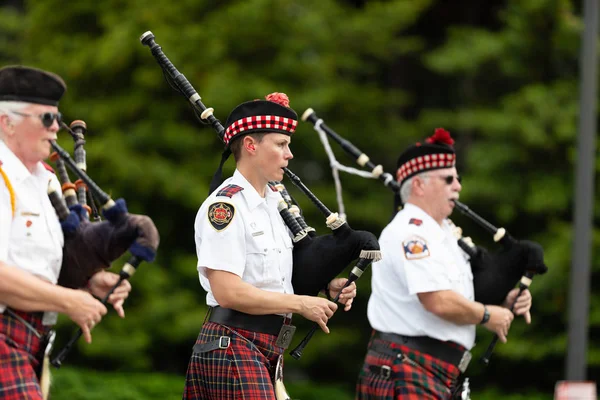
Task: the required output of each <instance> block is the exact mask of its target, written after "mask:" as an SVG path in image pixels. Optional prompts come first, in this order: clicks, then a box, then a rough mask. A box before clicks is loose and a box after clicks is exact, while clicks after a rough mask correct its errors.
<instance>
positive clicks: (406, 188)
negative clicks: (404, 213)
mask: <svg viewBox="0 0 600 400" xmlns="http://www.w3.org/2000/svg"><path fill="white" fill-rule="evenodd" d="M417 176H418V177H419V178H421V179H423V180H424V181H427V180H428V179H429V175H428V174H427V172H420V173H418V174H416V175H414V176H411V177H410V178H408V179H407V180H405V181H404V183H403V184H402V186H400V200H401V201H402V204H406V202H407V201H408V198H409V197H410V195H411V194H412V182H413V179H415V177H417Z"/></svg>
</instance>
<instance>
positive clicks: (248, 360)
mask: <svg viewBox="0 0 600 400" xmlns="http://www.w3.org/2000/svg"><path fill="white" fill-rule="evenodd" d="M221 336H229V337H230V338H231V342H230V345H229V347H228V348H227V349H216V350H213V351H209V352H206V353H202V354H192V357H191V358H190V362H189V364H188V370H187V376H186V382H185V390H184V393H183V398H184V399H197V400H200V399H202V400H239V399H253V400H275V392H274V389H273V375H274V372H275V367H276V365H277V358H278V357H279V355H280V354H282V352H283V349H282V348H281V347H278V346H276V345H275V340H276V339H277V336H276V335H269V334H266V333H258V332H251V331H247V330H244V329H237V328H235V330H234V329H230V328H228V327H226V326H223V325H220V324H215V323H213V322H206V323H205V324H204V325H203V326H202V330H201V331H200V334H199V335H198V339H197V340H196V343H208V342H211V341H213V340H215V339H218V338H219V337H221Z"/></svg>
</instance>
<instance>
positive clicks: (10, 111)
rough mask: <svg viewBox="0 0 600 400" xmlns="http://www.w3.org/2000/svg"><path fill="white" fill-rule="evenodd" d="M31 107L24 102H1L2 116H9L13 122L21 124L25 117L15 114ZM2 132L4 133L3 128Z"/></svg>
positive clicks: (0, 130) (0, 129) (0, 111)
mask: <svg viewBox="0 0 600 400" xmlns="http://www.w3.org/2000/svg"><path fill="white" fill-rule="evenodd" d="M29 105H30V103H26V102H24V101H0V115H9V116H10V119H11V121H13V122H15V123H19V122H21V121H22V120H23V117H22V116H21V115H18V114H15V113H17V112H21V111H23V110H24V109H25V108H27V107H28V106H29ZM0 132H2V128H0ZM2 133H4V132H2Z"/></svg>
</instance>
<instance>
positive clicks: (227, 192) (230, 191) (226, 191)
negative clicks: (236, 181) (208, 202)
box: [217, 185, 244, 198]
mask: <svg viewBox="0 0 600 400" xmlns="http://www.w3.org/2000/svg"><path fill="white" fill-rule="evenodd" d="M242 190H244V188H243V187H241V186H238V185H227V186H225V187H224V188H222V189H221V190H219V192H218V193H217V196H225V197H229V198H231V196H233V195H234V194H236V193H238V192H241V191H242Z"/></svg>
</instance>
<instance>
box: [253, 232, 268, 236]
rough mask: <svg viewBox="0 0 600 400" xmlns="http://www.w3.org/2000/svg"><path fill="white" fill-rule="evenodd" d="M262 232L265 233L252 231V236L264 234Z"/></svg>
mask: <svg viewBox="0 0 600 400" xmlns="http://www.w3.org/2000/svg"><path fill="white" fill-rule="evenodd" d="M264 234H265V232H264V231H258V232H252V236H260V235H264Z"/></svg>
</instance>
